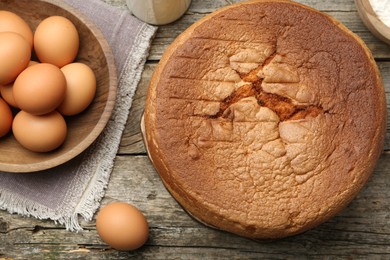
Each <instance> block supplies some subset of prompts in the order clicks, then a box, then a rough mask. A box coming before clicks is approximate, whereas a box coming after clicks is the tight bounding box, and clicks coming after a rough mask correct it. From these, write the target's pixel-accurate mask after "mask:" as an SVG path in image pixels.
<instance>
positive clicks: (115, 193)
mask: <svg viewBox="0 0 390 260" xmlns="http://www.w3.org/2000/svg"><path fill="white" fill-rule="evenodd" d="M105 1H106V2H110V3H112V4H113V5H117V6H121V7H125V0H105ZM233 2H239V1H238V0H193V3H192V5H191V7H190V9H189V11H188V12H187V14H186V15H185V16H184V17H183V18H182V19H181V20H179V21H177V22H175V23H173V24H170V25H166V26H161V27H160V28H159V31H158V33H157V36H156V38H155V39H154V41H153V45H152V48H151V53H150V56H149V59H148V61H147V64H146V66H145V70H144V72H143V75H142V81H141V83H140V85H139V87H138V90H137V93H136V95H135V98H134V102H133V107H132V109H131V113H130V117H129V120H128V123H127V126H126V129H125V132H124V135H123V138H122V142H121V146H120V149H119V151H118V155H117V157H116V161H115V168H114V171H113V173H112V177H111V180H110V183H109V186H108V189H107V192H106V196H105V198H104V200H103V204H107V203H109V202H111V201H115V200H120V201H129V202H132V203H133V204H134V205H136V206H137V207H139V208H140V209H141V210H142V211H143V212H144V213H145V215H146V216H147V218H148V221H149V224H150V238H149V240H148V241H147V243H146V245H145V246H144V247H142V248H141V249H139V250H136V251H133V252H119V251H116V250H113V249H110V248H109V247H108V246H106V245H105V244H104V243H103V242H102V241H101V240H100V239H99V236H98V234H97V232H96V229H95V223H94V222H90V223H88V222H85V221H82V226H83V228H84V229H85V230H84V231H82V232H79V233H72V232H68V231H66V230H65V229H64V227H62V226H57V225H55V224H54V223H53V222H52V221H41V220H36V219H32V218H25V217H20V216H17V215H10V214H8V213H6V212H3V211H1V212H0V259H1V258H11V259H42V258H44V259H60V258H65V259H66V258H80V259H128V258H131V257H134V258H142V259H144V258H148V259H172V258H174V259H178V258H180V259H198V258H201V259H202V258H203V259H248V258H252V259H259V258H266V259H270V258H272V259H285V258H297V259H304V258H308V259H317V258H352V259H359V258H361V259H371V258H374V259H376V258H390V176H389V173H390V151H389V149H390V143H389V138H387V139H386V145H385V151H384V153H383V155H382V157H381V159H380V160H379V162H378V164H377V167H376V170H375V172H374V174H373V176H372V177H371V179H370V180H369V183H368V184H367V185H366V187H365V188H364V190H363V191H362V192H361V193H360V194H359V195H358V197H357V198H356V199H355V200H354V201H353V202H352V203H351V204H350V205H349V206H348V207H347V208H346V209H345V210H343V211H342V212H341V213H340V214H339V215H338V216H336V217H334V218H333V219H331V220H330V221H328V222H326V223H324V224H322V225H320V226H319V227H317V228H315V229H313V230H310V231H308V232H306V233H304V234H301V235H298V236H295V237H290V238H286V239H282V240H278V241H274V242H269V243H258V242H255V241H251V240H248V239H245V238H241V237H238V236H235V235H232V234H228V233H225V232H221V231H217V230H213V229H210V228H207V227H205V226H203V225H202V224H199V223H198V222H196V221H195V220H193V219H192V218H191V217H189V216H188V215H187V214H186V213H185V212H184V211H183V210H182V208H181V207H180V206H179V205H178V204H177V203H176V201H175V200H174V199H173V198H172V197H171V196H170V194H169V193H168V192H167V191H166V189H165V188H164V186H163V184H162V183H161V181H160V179H159V177H158V175H157V173H156V172H155V170H154V169H153V167H152V165H151V163H150V161H149V159H148V157H147V156H146V154H145V148H144V145H143V143H142V140H141V133H140V127H139V124H140V117H141V114H142V112H143V107H144V102H145V96H146V92H147V88H148V82H149V79H150V77H151V74H152V72H153V70H154V69H155V67H156V65H157V63H158V61H159V59H160V57H161V55H162V53H163V52H164V50H165V48H166V47H167V46H168V44H170V43H171V42H172V41H173V39H174V38H175V37H176V36H177V35H178V34H179V33H181V32H182V31H183V30H184V29H186V28H187V27H188V26H189V25H190V24H192V23H193V22H195V21H197V20H198V19H200V18H201V17H203V16H205V15H207V14H208V13H210V12H212V11H214V10H216V9H218V8H220V7H223V6H225V5H228V4H230V3H233ZM298 2H302V3H304V4H307V5H310V6H312V7H314V8H317V9H319V10H321V11H324V12H326V13H329V14H331V15H333V16H334V17H336V18H337V19H339V20H340V21H341V22H343V23H344V24H345V25H346V26H347V27H348V28H350V29H351V30H352V31H354V32H355V33H357V34H358V35H359V36H360V37H361V38H362V39H363V40H364V41H365V42H366V43H367V45H368V47H369V48H370V49H371V50H372V52H373V54H374V56H375V58H376V60H377V62H378V65H379V68H380V70H381V72H382V76H383V80H384V82H385V88H386V93H387V96H388V98H389V97H390V94H389V91H390V46H388V45H385V44H384V43H381V42H380V41H378V40H377V39H375V38H374V37H373V36H372V34H371V33H370V32H369V31H368V30H367V29H366V27H365V26H364V25H363V23H362V22H361V21H360V19H359V17H358V14H357V12H356V8H355V6H354V1H353V0H328V1H322V0H299V1H298ZM388 103H390V102H388Z"/></svg>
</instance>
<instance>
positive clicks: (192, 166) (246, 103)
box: [145, 0, 386, 239]
mask: <svg viewBox="0 0 390 260" xmlns="http://www.w3.org/2000/svg"><path fill="white" fill-rule="evenodd" d="M385 121H386V104H385V97H384V90H383V85H382V83H381V79H380V75H379V72H378V69H377V67H376V65H375V61H374V60H373V58H372V56H371V54H370V52H369V51H368V49H367V47H366V46H365V45H364V43H363V42H362V41H361V40H360V39H359V38H358V37H357V36H355V35H354V34H353V33H351V32H350V31H349V30H348V29H346V28H345V27H344V26H343V25H341V24H340V23H339V22H338V21H336V20H335V19H333V18H331V17H330V16H328V15H325V14H323V13H320V12H318V11H316V10H314V9H311V8H309V7H306V6H304V5H301V4H297V3H294V2H290V1H285V0H274V1H272V0H260V1H250V2H245V3H240V4H236V5H232V6H229V7H227V8H224V9H221V10H220V11H217V12H215V13H213V14H211V15H209V16H207V17H205V18H204V19H202V20H200V21H199V22H197V23H195V24H194V25H193V26H191V27H190V28H189V29H187V30H186V31H185V32H184V33H183V34H181V35H180V36H179V37H178V38H177V39H176V40H175V41H174V43H173V44H172V45H171V46H170V47H169V48H168V49H167V51H166V52H165V54H164V55H163V58H162V59H161V61H160V63H159V65H158V67H157V69H156V71H155V72H154V75H153V77H152V80H151V83H150V88H149V93H148V97H147V103H146V108H145V127H146V143H147V148H148V150H149V154H150V157H151V159H152V161H153V163H154V165H155V167H156V169H157V171H158V173H159V174H160V176H161V178H162V180H163V182H164V184H165V185H166V187H167V189H168V190H169V191H170V192H171V193H172V195H173V196H174V197H175V198H176V200H177V201H178V202H179V203H180V204H181V205H182V206H183V207H184V208H185V209H186V210H187V211H188V212H189V213H190V214H192V215H193V216H194V217H195V218H197V219H199V220H200V221H202V222H204V223H206V224H209V225H211V226H214V227H217V228H220V229H223V230H226V231H229V232H233V233H236V234H239V235H242V236H246V237H251V238H261V239H263V238H278V237H284V236H289V235H293V234H297V233H299V232H302V231H305V230H307V229H309V228H312V227H314V226H316V225H318V224H320V223H322V222H324V221H325V220H327V219H329V218H330V217H332V216H334V215H335V214H336V213H337V212H339V211H340V210H341V209H342V208H343V207H344V206H345V205H346V204H347V203H348V202H349V201H350V200H351V199H352V198H353V197H354V196H355V195H356V194H357V192H358V191H359V190H360V189H361V187H362V186H363V185H364V183H365V182H366V180H367V179H368V177H369V175H370V174H371V173H372V171H373V167H374V166H375V162H376V160H377V159H378V157H379V155H380V153H381V151H382V147H383V139H384V135H385Z"/></svg>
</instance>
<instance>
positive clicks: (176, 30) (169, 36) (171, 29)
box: [149, 11, 390, 60]
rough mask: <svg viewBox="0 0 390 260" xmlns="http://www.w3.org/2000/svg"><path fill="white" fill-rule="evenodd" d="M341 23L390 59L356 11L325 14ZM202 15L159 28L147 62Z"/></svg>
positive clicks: (388, 51)
mask: <svg viewBox="0 0 390 260" xmlns="http://www.w3.org/2000/svg"><path fill="white" fill-rule="evenodd" d="M327 13H328V14H330V15H331V16H333V17H335V18H336V19H337V20H339V21H340V22H342V23H343V24H344V25H345V26H346V27H347V28H349V29H350V30H352V31H353V32H355V33H356V34H357V35H358V36H359V37H361V38H362V39H363V41H364V42H365V43H366V44H367V46H368V47H369V48H370V50H371V51H372V53H373V55H374V56H375V57H376V58H381V59H385V58H386V59H388V58H390V46H389V45H386V44H385V43H383V42H381V41H380V40H378V39H377V38H375V37H374V36H373V35H372V34H371V32H369V31H368V29H367V28H366V27H365V26H364V24H363V23H362V21H361V19H360V18H359V16H358V14H357V12H356V11H350V12H333V11H329V12H327ZM205 15H206V14H204V13H189V14H186V15H185V16H183V17H182V18H181V19H180V20H178V21H177V22H174V23H172V24H169V25H164V26H160V27H159V30H158V31H157V35H156V38H155V40H154V42H153V46H152V48H151V51H150V56H149V60H159V59H160V58H161V56H162V54H163V53H164V51H165V49H166V48H167V47H168V46H169V44H171V43H172V41H173V40H174V39H175V38H176V37H177V36H178V35H179V34H180V33H182V32H183V31H184V30H185V29H186V28H188V27H189V26H190V25H192V24H193V23H194V22H196V21H198V20H199V19H201V18H203V17H204V16H205Z"/></svg>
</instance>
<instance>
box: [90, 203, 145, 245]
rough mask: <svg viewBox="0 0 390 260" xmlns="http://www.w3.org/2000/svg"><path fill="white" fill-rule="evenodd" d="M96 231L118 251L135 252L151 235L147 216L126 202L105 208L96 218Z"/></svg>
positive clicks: (112, 204)
mask: <svg viewBox="0 0 390 260" xmlns="http://www.w3.org/2000/svg"><path fill="white" fill-rule="evenodd" d="M96 229H97V231H98V234H99V236H100V237H101V239H102V240H103V241H104V242H106V243H107V244H109V245H110V246H112V247H113V248H115V249H117V250H123V251H128V250H135V249H137V248H139V247H141V246H142V245H143V244H144V243H145V242H146V240H147V239H148V235H149V226H148V223H147V221H146V218H145V216H144V215H143V214H142V212H141V211H139V210H138V209H137V208H136V207H134V206H132V205H130V204H128V203H125V202H114V203H111V204H108V205H107V206H105V207H103V208H102V209H101V210H100V211H99V213H98V215H97V217H96Z"/></svg>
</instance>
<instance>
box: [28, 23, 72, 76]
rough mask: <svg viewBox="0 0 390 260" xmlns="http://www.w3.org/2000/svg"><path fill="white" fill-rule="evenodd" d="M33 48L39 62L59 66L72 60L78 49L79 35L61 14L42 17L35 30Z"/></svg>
mask: <svg viewBox="0 0 390 260" xmlns="http://www.w3.org/2000/svg"><path fill="white" fill-rule="evenodd" d="M34 49H35V52H36V54H37V56H38V59H39V60H40V61H41V62H46V63H51V64H54V65H56V66H57V67H59V68H61V67H63V66H65V65H66V64H68V63H71V62H73V60H74V59H75V57H76V55H77V52H78V49H79V35H78V32H77V29H76V27H75V26H74V25H73V23H72V22H71V21H70V20H68V19H67V18H65V17H62V16H50V17H48V18H46V19H44V20H43V21H42V22H41V23H40V24H39V25H38V27H37V29H36V30H35V34H34Z"/></svg>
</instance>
